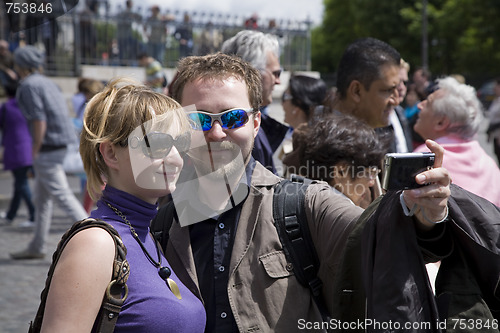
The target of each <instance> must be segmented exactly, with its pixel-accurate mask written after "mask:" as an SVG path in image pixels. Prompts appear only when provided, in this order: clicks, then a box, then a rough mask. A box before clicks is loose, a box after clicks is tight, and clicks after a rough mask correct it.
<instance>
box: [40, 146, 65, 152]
mask: <svg viewBox="0 0 500 333" xmlns="http://www.w3.org/2000/svg"><path fill="white" fill-rule="evenodd" d="M64 148H66V145H57V146H56V145H42V147H40V151H41V152H47V151H53V150H59V149H64Z"/></svg>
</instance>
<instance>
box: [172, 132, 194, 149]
mask: <svg viewBox="0 0 500 333" xmlns="http://www.w3.org/2000/svg"><path fill="white" fill-rule="evenodd" d="M174 145H175V148H177V151H179V153H182V152H186V151H188V150H189V147H190V146H191V133H189V132H188V133H184V134H182V135H179V136H178V137H177V138H176V139H175V141H174Z"/></svg>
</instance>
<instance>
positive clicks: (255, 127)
mask: <svg viewBox="0 0 500 333" xmlns="http://www.w3.org/2000/svg"><path fill="white" fill-rule="evenodd" d="M260 122H261V114H260V111H258V112H257V113H254V115H253V137H254V139H255V137H256V136H257V133H258V132H259V129H260Z"/></svg>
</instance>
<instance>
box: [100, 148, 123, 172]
mask: <svg viewBox="0 0 500 333" xmlns="http://www.w3.org/2000/svg"><path fill="white" fill-rule="evenodd" d="M99 152H100V153H101V155H102V158H103V159H104V163H106V165H107V166H108V167H109V168H111V169H119V166H118V158H117V157H116V151H115V145H113V144H112V143H111V142H109V141H104V142H102V143H101V144H100V145H99Z"/></svg>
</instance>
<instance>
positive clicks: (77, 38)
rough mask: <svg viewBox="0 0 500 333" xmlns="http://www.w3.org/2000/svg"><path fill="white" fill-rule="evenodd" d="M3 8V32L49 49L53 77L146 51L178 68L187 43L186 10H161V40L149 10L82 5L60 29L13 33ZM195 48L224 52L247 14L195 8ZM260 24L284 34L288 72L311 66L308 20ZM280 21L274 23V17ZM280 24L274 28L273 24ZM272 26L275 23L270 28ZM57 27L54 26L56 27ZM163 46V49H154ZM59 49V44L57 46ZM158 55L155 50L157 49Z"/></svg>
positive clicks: (127, 60) (121, 62)
mask: <svg viewBox="0 0 500 333" xmlns="http://www.w3.org/2000/svg"><path fill="white" fill-rule="evenodd" d="M2 12H3V11H1V10H0V23H1V24H0V36H4V37H3V38H4V39H12V38H16V39H23V40H24V42H26V43H29V44H37V45H39V46H40V47H43V48H45V49H48V48H50V50H48V51H49V52H46V54H47V66H46V73H47V74H48V75H53V76H78V75H80V74H81V66H82V65H84V64H91V65H108V66H137V56H138V55H139V54H141V53H148V54H151V53H155V54H161V56H160V59H158V60H160V62H162V65H163V66H164V67H166V68H175V67H176V64H177V61H178V59H179V58H180V57H181V56H183V52H184V51H185V50H183V48H182V46H181V45H180V44H181V43H180V41H179V40H178V39H177V38H176V35H177V36H178V34H176V32H178V31H179V29H180V28H181V27H182V26H183V24H184V23H183V18H184V15H185V14H186V13H185V12H181V11H178V10H177V11H166V12H164V13H161V15H160V16H161V17H162V18H163V19H164V20H163V21H161V23H160V24H161V25H160V30H164V32H165V33H164V35H163V36H161V37H162V39H161V40H160V41H159V43H156V44H155V43H154V40H152V39H151V38H148V35H149V33H150V32H151V30H152V29H154V27H155V26H154V25H151V24H148V21H147V17H146V15H139V14H136V15H134V16H131V17H128V18H123V17H121V16H120V15H118V14H114V15H112V14H109V13H107V12H104V13H102V11H101V13H95V14H94V13H92V14H86V12H85V11H82V10H77V9H76V8H75V9H74V10H72V11H69V12H68V13H66V14H64V15H62V16H60V17H58V18H57V19H56V20H55V22H56V23H57V25H56V27H57V33H56V34H54V33H53V32H52V36H50V37H51V40H52V41H53V42H51V43H49V41H48V40H47V39H46V38H45V37H47V31H50V29H49V28H50V26H49V25H46V26H44V27H42V26H37V27H35V28H31V29H28V30H24V31H21V32H19V33H16V34H13V33H8V31H9V30H8V27H6V24H4V22H6V20H5V17H2ZM187 14H188V15H189V16H190V18H191V20H190V23H189V26H190V28H191V29H192V37H193V38H192V48H191V52H190V54H196V55H200V54H206V53H209V52H214V51H218V47H220V44H221V43H222V41H223V40H226V39H227V38H229V37H231V36H233V35H235V34H236V33H237V32H238V31H240V30H243V29H245V26H244V18H243V17H241V16H237V15H230V14H223V13H205V12H190V13H187ZM260 21H261V22H259V23H260V26H261V27H263V28H261V27H258V28H257V29H258V30H260V31H263V32H266V33H273V34H275V35H276V36H278V39H279V42H280V47H281V59H280V60H281V64H282V67H283V68H284V69H285V70H287V71H309V70H310V69H311V61H310V58H311V47H310V44H311V43H310V39H311V38H310V25H311V23H310V22H308V21H295V20H260ZM272 21H274V22H272ZM273 24H274V27H273ZM269 27H271V28H269ZM52 28H53V29H54V25H53V27H52ZM207 36H215V39H216V42H215V43H206V41H207V38H206V37H207ZM154 46H158V47H159V49H160V52H158V50H156V51H155V50H154V48H153V47H154ZM52 48H53V49H52ZM151 55H154V54H151Z"/></svg>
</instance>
